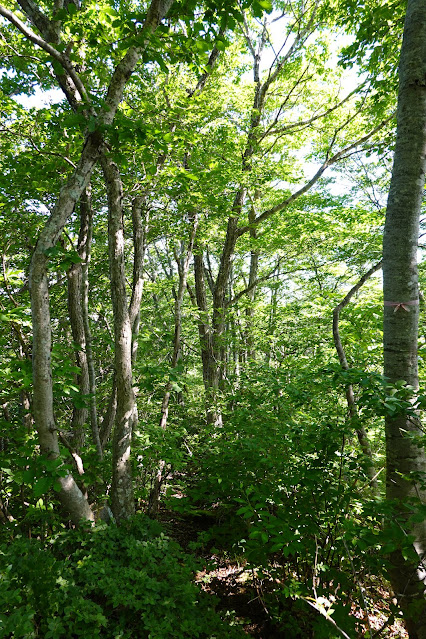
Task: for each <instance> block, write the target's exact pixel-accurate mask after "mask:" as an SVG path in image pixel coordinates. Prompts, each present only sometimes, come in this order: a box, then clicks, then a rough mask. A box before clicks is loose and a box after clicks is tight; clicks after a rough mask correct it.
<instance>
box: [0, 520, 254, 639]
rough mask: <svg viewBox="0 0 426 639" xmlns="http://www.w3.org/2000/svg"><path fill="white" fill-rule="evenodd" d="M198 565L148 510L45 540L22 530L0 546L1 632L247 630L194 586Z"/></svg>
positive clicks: (144, 636) (184, 634) (148, 635)
mask: <svg viewBox="0 0 426 639" xmlns="http://www.w3.org/2000/svg"><path fill="white" fill-rule="evenodd" d="M196 568H197V566H196V564H195V563H194V560H193V559H192V558H191V557H190V556H189V555H185V554H184V553H183V551H182V550H181V548H180V547H179V546H178V544H177V543H176V542H173V541H171V540H170V539H169V538H168V537H166V536H165V535H164V532H162V530H161V527H160V526H159V524H157V523H156V522H153V521H151V520H149V519H147V518H146V517H144V516H143V515H138V516H137V517H135V518H134V519H133V520H132V521H128V522H126V524H125V525H124V526H122V527H121V528H118V527H116V526H115V525H110V526H106V525H105V524H100V525H98V526H97V527H96V528H94V529H93V530H85V529H82V530H78V531H62V532H59V533H58V534H56V535H54V536H53V537H50V539H49V540H48V541H45V542H44V543H42V542H41V541H39V540H37V539H28V538H24V537H21V536H17V537H15V538H14V539H13V541H10V542H9V543H8V544H7V545H5V544H4V543H3V544H2V546H1V549H0V585H1V587H0V602H1V604H0V608H1V612H0V637H4V638H6V637H10V638H13V639H18V638H20V639H24V638H25V639H32V638H33V637H43V638H45V639H62V638H63V639H65V638H67V639H68V638H71V637H72V638H74V637H106V638H111V639H113V638H114V639H117V638H118V637H122V638H123V639H124V638H125V637H127V638H129V639H130V638H131V637H134V638H141V639H166V638H170V637H172V636H173V637H177V638H179V639H185V638H190V637H194V638H196V637H198V638H199V639H201V638H203V637H204V638H205V639H207V638H211V637H217V638H218V639H219V638H220V637H222V638H223V639H225V637H235V639H236V638H237V637H239V636H241V635H240V634H239V631H238V628H237V627H232V626H230V625H229V623H227V624H226V626H225V624H224V623H223V622H222V621H221V619H220V617H219V616H218V615H217V614H216V613H215V612H214V609H213V602H212V601H211V598H208V597H207V596H206V595H205V594H203V593H202V592H201V591H200V590H199V588H198V587H196V586H195V585H193V583H192V579H193V574H194V571H195V570H196Z"/></svg>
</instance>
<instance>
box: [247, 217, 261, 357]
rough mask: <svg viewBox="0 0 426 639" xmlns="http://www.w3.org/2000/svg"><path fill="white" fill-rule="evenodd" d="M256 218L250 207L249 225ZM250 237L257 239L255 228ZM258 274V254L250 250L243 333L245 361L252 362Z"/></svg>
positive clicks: (252, 229)
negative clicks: (247, 303) (246, 304)
mask: <svg viewBox="0 0 426 639" xmlns="http://www.w3.org/2000/svg"><path fill="white" fill-rule="evenodd" d="M255 218H256V215H255V211H254V208H253V207H251V209H250V211H249V223H250V224H252V223H253V222H254V220H255ZM250 237H251V240H252V241H254V242H255V241H256V239H257V229H256V227H250ZM258 272H259V252H258V251H257V250H256V249H253V248H252V250H251V252H250V275H249V283H248V287H249V292H248V294H247V295H248V299H249V305H248V306H247V307H246V322H247V326H246V331H245V342H246V353H247V360H249V361H250V360H253V359H254V357H255V350H254V335H253V318H254V301H255V298H256V284H255V283H256V281H257V277H258Z"/></svg>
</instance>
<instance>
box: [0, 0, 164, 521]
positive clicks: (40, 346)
mask: <svg viewBox="0 0 426 639" xmlns="http://www.w3.org/2000/svg"><path fill="white" fill-rule="evenodd" d="M172 4H173V0H152V2H151V4H150V6H149V9H148V12H147V16H146V19H145V22H144V25H143V27H142V30H141V36H145V40H144V42H143V44H142V45H141V46H138V47H131V48H130V49H129V50H128V51H127V53H126V54H125V56H124V57H123V59H122V60H121V61H120V63H119V64H118V65H117V67H116V68H115V70H114V72H113V74H112V77H111V81H110V84H109V87H108V91H107V94H106V99H105V106H104V108H103V109H101V111H100V114H99V116H98V118H97V122H96V124H97V129H96V130H95V131H93V132H92V133H89V135H88V136H87V137H86V140H85V144H84V147H83V151H82V153H81V156H80V161H79V163H78V166H77V168H76V170H75V172H74V174H73V175H72V177H71V178H70V179H69V180H68V182H67V184H65V185H64V186H63V188H62V189H61V192H60V194H59V197H58V200H57V202H56V205H55V207H54V209H53V211H52V214H51V216H50V217H49V219H48V221H47V223H46V225H45V227H44V228H43V229H42V231H41V233H40V236H39V239H38V241H37V244H36V247H35V250H34V254H33V257H32V260H31V267H30V278H29V279H30V293H31V309H32V319H33V382H34V401H33V407H34V420H35V424H36V428H37V431H38V436H39V441H40V449H41V452H42V453H43V454H45V455H48V456H51V457H52V456H53V457H57V456H58V455H59V445H58V436H57V429H56V425H55V420H54V413H53V392H52V369H51V355H50V349H51V342H52V331H51V323H50V308H49V285H48V276H47V260H48V258H47V255H46V251H47V250H48V249H50V248H52V247H53V246H54V245H55V244H56V242H57V241H58V240H59V238H60V236H61V233H62V231H63V229H64V226H65V224H66V223H67V220H68V219H69V217H70V216H71V214H72V212H73V210H74V206H75V204H76V202H77V201H78V200H79V198H80V196H81V194H82V192H83V191H84V189H85V188H86V187H87V185H88V182H89V179H90V174H91V172H92V169H93V167H94V165H95V163H96V161H97V160H98V157H99V153H100V151H101V149H102V147H103V143H104V141H103V138H102V135H101V134H100V133H99V128H98V127H101V126H105V125H109V124H111V123H112V122H113V120H114V117H115V113H116V111H117V107H118V104H119V103H120V101H121V99H122V96H123V92H124V89H125V86H126V83H127V81H128V80H129V78H130V76H131V74H132V73H133V71H134V69H135V67H136V64H137V63H138V61H139V60H140V57H141V55H142V53H143V51H144V50H145V48H146V46H147V44H148V40H149V36H150V35H151V34H152V33H153V32H154V31H155V30H156V28H157V26H158V25H159V23H160V22H161V20H162V19H163V18H164V16H165V15H166V13H167V11H168V10H169V9H170V7H171V5H172ZM21 7H22V8H23V10H24V11H26V12H27V15H28V17H29V19H30V20H31V22H32V23H33V24H34V25H35V26H36V27H37V28H38V29H39V30H40V32H41V33H42V35H43V36H44V37H45V38H46V40H43V39H42V38H40V37H39V36H37V35H36V34H35V33H34V32H32V31H31V29H29V28H28V27H27V26H26V25H25V24H24V23H23V22H22V21H21V20H20V19H19V18H18V17H17V16H16V15H15V14H13V13H12V12H11V11H9V10H8V9H6V8H4V7H2V6H0V13H1V15H3V16H4V17H5V18H6V19H7V20H9V22H10V23H11V24H13V25H14V26H15V27H16V28H17V29H18V30H19V31H21V32H22V33H23V34H24V36H25V37H26V38H27V39H28V40H29V41H30V42H32V43H33V44H35V45H36V46H38V47H40V48H42V49H43V50H45V51H47V52H48V53H49V54H50V55H51V56H52V57H53V58H54V59H55V60H57V61H58V62H59V63H60V64H62V65H63V67H64V71H65V77H66V78H67V81H68V80H70V82H71V80H72V82H71V83H70V85H69V87H68V88H67V87H63V88H64V92H65V94H66V96H67V98H68V99H69V100H70V102H71V104H74V106H76V105H75V102H76V99H79V98H81V97H83V96H84V95H85V93H86V92H85V90H84V86H83V85H82V83H81V80H80V79H79V77H78V74H77V73H76V71H75V69H74V68H73V67H72V66H71V65H70V63H69V60H68V61H67V60H66V59H65V58H64V56H63V55H62V54H61V53H60V52H59V51H57V50H56V49H55V48H54V47H52V46H51V45H49V44H48V41H56V39H57V36H56V35H55V34H51V33H50V27H51V23H50V22H49V20H48V19H47V18H46V17H45V16H44V14H42V12H41V11H40V10H39V9H35V8H34V7H35V5H33V4H32V3H28V2H27V3H22V5H21ZM60 84H61V83H60ZM61 86H62V84H61ZM76 87H78V89H76ZM59 499H60V500H61V502H62V504H63V506H64V508H65V509H66V510H67V512H68V513H69V514H70V516H71V518H72V519H73V521H74V522H75V523H78V522H79V521H80V520H81V519H88V520H93V513H92V511H91V509H90V507H89V504H88V503H87V500H86V499H85V498H84V496H83V494H82V493H81V491H80V490H79V488H78V486H77V484H76V483H75V481H74V479H73V478H72V476H71V475H68V476H67V477H65V478H63V479H62V480H61V492H60V493H59Z"/></svg>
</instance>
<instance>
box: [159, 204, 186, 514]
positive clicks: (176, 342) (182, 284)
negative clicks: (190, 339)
mask: <svg viewBox="0 0 426 639" xmlns="http://www.w3.org/2000/svg"><path fill="white" fill-rule="evenodd" d="M197 227H198V217H197V215H195V216H194V222H193V225H192V229H191V235H190V238H189V242H188V248H187V251H186V256H185V260H184V262H183V265H182V266H179V267H178V268H179V287H178V292H177V295H176V299H175V333H174V338H173V355H172V361H171V368H172V369H173V368H175V367H176V366H177V364H178V362H179V360H180V354H181V350H180V347H181V335H182V305H183V297H184V295H185V290H186V281H187V279H188V271H189V262H190V260H191V256H192V249H193V246H194V241H195V235H196V233H197ZM178 264H179V261H178ZM171 391H172V384H171V382H170V381H169V382H167V384H166V388H165V391H164V396H163V401H162V404H161V417H160V428H161V430H163V431H164V430H166V428H167V418H168V415H169V403H170V394H171ZM164 466H165V462H164V460H160V463H159V467H158V469H157V474H156V476H155V479H154V485H153V487H152V490H151V494H150V498H149V514H150V515H152V516H155V515H157V513H158V507H159V503H160V489H161V483H162V481H163V470H164Z"/></svg>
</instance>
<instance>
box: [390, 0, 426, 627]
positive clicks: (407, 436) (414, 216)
mask: <svg viewBox="0 0 426 639" xmlns="http://www.w3.org/2000/svg"><path fill="white" fill-rule="evenodd" d="M425 149H426V5H425V3H424V2H422V1H419V0H409V2H408V5H407V13H406V17H405V25H404V37H403V43H402V47H401V55H400V62H399V91H398V113H397V136H396V145H395V157H394V165H393V170H392V180H391V185H390V191H389V198H388V204H387V211H386V224H385V231H384V237H383V294H384V334H383V341H384V374H385V376H386V378H387V379H388V380H389V382H390V383H392V384H398V383H399V384H401V383H403V384H406V385H408V386H409V387H410V388H411V389H412V390H413V392H414V393H415V392H416V391H417V390H418V364H417V348H418V334H417V328H418V316H419V285H418V274H417V251H418V237H419V217H420V211H421V207H422V201H423V189H424V183H425V172H426V152H425ZM421 436H422V427H421V424H420V421H419V417H418V416H417V415H416V414H415V413H414V414H413V413H412V412H411V413H410V414H400V415H398V416H388V417H387V418H386V451H387V452H386V454H387V480H386V484H387V496H388V498H389V499H392V500H394V501H395V502H396V503H397V504H398V506H397V508H398V511H399V514H400V516H401V517H402V522H403V526H404V529H405V530H406V533H407V534H412V535H413V536H414V547H415V549H416V553H417V556H414V557H413V556H410V557H408V558H407V557H406V558H404V557H403V555H402V552H401V550H400V549H396V550H395V551H394V553H393V554H392V558H391V562H392V568H391V571H390V572H391V578H392V583H393V586H394V589H395V592H396V595H397V597H398V599H399V601H400V604H401V606H402V608H403V609H404V611H405V614H406V618H407V628H408V630H409V633H410V639H423V638H424V637H426V602H425V600H424V588H425V574H426V571H425V566H424V557H425V553H426V521H425V519H424V517H421V519H420V520H419V521H418V522H417V523H415V524H413V523H409V522H408V521H407V520H408V512H407V510H406V505H407V503H410V501H411V500H414V501H417V500H419V501H420V503H421V504H424V503H425V490H424V482H425V475H424V473H425V472H426V458H425V454H424V448H423V439H420V440H418V437H420V438H421ZM420 512H422V511H420ZM416 557H417V558H416Z"/></svg>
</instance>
